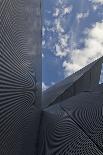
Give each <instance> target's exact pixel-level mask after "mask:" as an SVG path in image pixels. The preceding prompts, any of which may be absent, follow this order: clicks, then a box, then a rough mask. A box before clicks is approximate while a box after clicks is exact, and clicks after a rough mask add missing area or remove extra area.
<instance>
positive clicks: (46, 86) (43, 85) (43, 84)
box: [42, 82, 49, 91]
mask: <svg viewBox="0 0 103 155" xmlns="http://www.w3.org/2000/svg"><path fill="white" fill-rule="evenodd" d="M48 88H49V86H48V85H46V84H45V83H44V82H42V90H43V91H44V90H46V89H48Z"/></svg>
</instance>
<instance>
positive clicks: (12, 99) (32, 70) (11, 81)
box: [0, 0, 41, 155]
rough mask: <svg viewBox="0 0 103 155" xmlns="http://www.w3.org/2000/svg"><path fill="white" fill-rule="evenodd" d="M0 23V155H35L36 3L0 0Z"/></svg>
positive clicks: (37, 97) (38, 51)
mask: <svg viewBox="0 0 103 155" xmlns="http://www.w3.org/2000/svg"><path fill="white" fill-rule="evenodd" d="M0 23H1V24H0V155H36V148H37V136H38V127H39V119H40V113H41V110H40V109H41V105H40V100H41V16H40V0H1V3H0Z"/></svg>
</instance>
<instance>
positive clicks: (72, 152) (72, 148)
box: [38, 112, 103, 155]
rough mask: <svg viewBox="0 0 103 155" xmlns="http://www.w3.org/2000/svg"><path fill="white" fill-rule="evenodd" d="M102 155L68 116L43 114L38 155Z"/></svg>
mask: <svg viewBox="0 0 103 155" xmlns="http://www.w3.org/2000/svg"><path fill="white" fill-rule="evenodd" d="M94 154H95V155H103V153H102V151H101V150H99V149H98V147H97V146H96V144H95V143H93V141H92V140H91V139H90V138H89V137H88V135H86V133H85V132H84V131H83V130H82V129H81V128H80V127H79V126H78V125H77V124H76V123H75V121H73V120H72V119H71V118H70V117H69V116H68V115H67V116H63V117H58V115H53V114H50V113H48V112H47V113H46V112H45V113H44V115H43V120H42V130H41V135H40V148H39V151H38V155H94Z"/></svg>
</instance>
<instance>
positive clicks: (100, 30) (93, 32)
mask: <svg viewBox="0 0 103 155" xmlns="http://www.w3.org/2000/svg"><path fill="white" fill-rule="evenodd" d="M84 44H85V47H84V48H83V49H74V50H72V51H71V53H68V55H69V59H68V60H66V61H64V63H63V67H64V70H65V75H66V76H68V75H70V74H72V73H73V72H76V71H77V70H79V69H80V68H82V67H84V66H86V65H87V64H89V63H90V62H92V61H94V60H95V59H97V58H99V57H101V56H103V22H101V23H99V22H97V23H96V24H95V25H94V26H93V27H92V29H90V30H88V35H87V38H86V39H85V40H84Z"/></svg>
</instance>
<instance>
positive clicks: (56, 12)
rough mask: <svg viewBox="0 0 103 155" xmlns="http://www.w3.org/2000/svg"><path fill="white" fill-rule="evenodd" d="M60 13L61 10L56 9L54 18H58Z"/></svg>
mask: <svg viewBox="0 0 103 155" xmlns="http://www.w3.org/2000/svg"><path fill="white" fill-rule="evenodd" d="M59 13H60V10H59V8H56V9H55V12H54V13H53V16H54V17H57V16H58V15H59Z"/></svg>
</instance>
